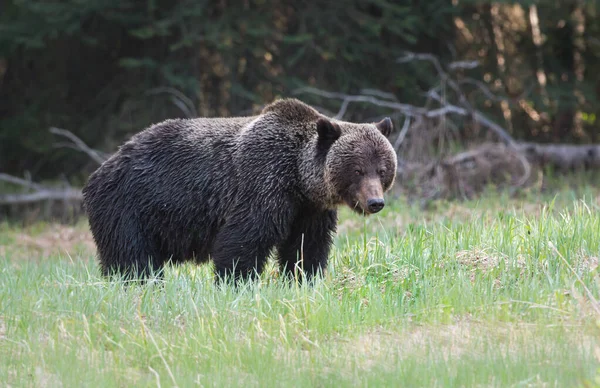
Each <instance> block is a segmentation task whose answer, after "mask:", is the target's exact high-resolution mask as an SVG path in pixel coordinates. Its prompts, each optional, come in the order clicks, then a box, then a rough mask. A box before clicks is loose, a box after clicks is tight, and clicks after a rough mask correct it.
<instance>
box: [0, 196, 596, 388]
mask: <svg viewBox="0 0 600 388" xmlns="http://www.w3.org/2000/svg"><path fill="white" fill-rule="evenodd" d="M340 218H341V219H340V225H339V232H338V235H337V238H336V240H335V247H334V249H333V252H332V255H331V261H330V263H331V264H330V267H329V271H328V272H327V273H326V275H325V276H324V277H323V278H322V279H319V280H318V281H317V282H316V284H315V285H314V287H310V286H307V285H302V284H300V285H293V284H286V283H285V282H283V281H282V280H281V279H280V278H279V276H278V273H277V270H276V268H275V266H273V265H270V266H269V267H268V269H267V271H265V273H264V275H263V276H262V278H261V281H260V282H256V283H253V284H250V285H247V286H245V287H242V288H241V289H240V290H234V289H231V288H227V287H224V288H216V287H215V285H214V284H213V277H212V274H211V268H210V267H209V266H203V267H194V266H192V265H189V266H181V267H173V268H169V269H168V270H167V272H166V278H165V282H164V284H162V285H158V284H149V285H146V286H133V287H130V288H124V287H123V284H120V283H117V282H113V283H111V282H106V281H104V280H103V279H102V278H100V277H99V275H98V271H97V265H96V262H95V258H94V246H93V243H92V241H91V238H90V235H89V233H88V231H87V225H86V223H85V222H81V223H80V224H78V225H76V226H64V225H63V226H59V225H52V224H44V223H38V224H35V225H34V226H28V227H26V228H20V227H17V226H16V225H10V224H8V223H5V224H0V382H2V386H14V387H21V386H25V387H56V386H64V387H87V386H89V387H113V386H114V387H130V386H140V387H145V386H148V387H152V386H161V387H171V386H178V387H187V386H244V387H279V386H301V387H346V386H348V387H366V386H393V387H416V386H426V387H476V386H482V387H483V386H485V387H525V386H527V387H573V386H586V385H587V386H595V385H594V384H597V383H600V380H598V381H597V380H596V376H600V370H599V369H598V368H599V367H600V360H599V358H598V357H600V328H599V326H597V324H596V323H597V322H600V305H598V304H597V301H596V299H598V298H600V292H599V291H600V283H598V268H597V266H598V258H599V257H600V190H598V189H596V188H592V187H588V188H583V189H581V190H578V191H573V190H570V189H568V188H566V189H561V190H559V191H556V192H553V193H546V194H544V195H540V194H539V193H531V194H526V195H522V196H521V197H520V198H518V199H515V198H509V197H508V196H503V195H494V194H489V195H486V196H485V197H483V198H481V199H479V200H474V201H467V202H461V203H459V202H439V203H437V204H435V205H434V206H433V207H430V208H428V209H427V210H422V209H420V208H419V207H418V206H417V205H410V204H407V202H406V201H404V200H402V199H397V200H394V201H391V202H390V201H388V206H386V208H385V209H384V210H383V211H382V212H381V213H380V214H379V215H376V216H372V217H370V218H368V219H365V218H361V217H359V216H356V215H353V214H351V213H350V211H347V210H343V211H342V212H341V217H340Z"/></svg>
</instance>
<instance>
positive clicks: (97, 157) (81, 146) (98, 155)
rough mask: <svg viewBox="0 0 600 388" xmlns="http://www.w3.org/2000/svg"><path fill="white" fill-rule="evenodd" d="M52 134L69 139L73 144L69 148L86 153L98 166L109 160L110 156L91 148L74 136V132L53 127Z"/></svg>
mask: <svg viewBox="0 0 600 388" xmlns="http://www.w3.org/2000/svg"><path fill="white" fill-rule="evenodd" d="M50 133H53V134H55V135H58V136H62V137H66V138H67V139H69V140H70V141H71V142H72V144H70V145H69V148H73V149H76V150H78V151H81V152H84V153H85V154H87V155H88V156H89V157H90V158H91V159H92V160H93V161H94V162H96V163H98V164H102V163H104V161H105V160H106V159H108V155H106V154H104V153H103V152H100V151H97V150H94V149H92V148H90V147H89V146H88V145H87V144H85V142H84V141H83V140H81V139H80V138H78V137H77V136H75V134H73V132H71V131H67V130H66V129H61V128H56V127H51V128H50Z"/></svg>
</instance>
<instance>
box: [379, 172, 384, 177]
mask: <svg viewBox="0 0 600 388" xmlns="http://www.w3.org/2000/svg"><path fill="white" fill-rule="evenodd" d="M379 176H380V177H382V178H383V177H385V170H379Z"/></svg>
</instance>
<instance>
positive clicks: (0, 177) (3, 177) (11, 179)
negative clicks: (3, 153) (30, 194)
mask: <svg viewBox="0 0 600 388" xmlns="http://www.w3.org/2000/svg"><path fill="white" fill-rule="evenodd" d="M0 181H3V182H8V183H12V184H14V185H19V186H23V187H26V188H28V189H32V190H40V189H42V186H41V185H38V184H37V183H34V182H32V181H30V180H27V179H23V178H18V177H16V176H12V175H8V174H4V173H0Z"/></svg>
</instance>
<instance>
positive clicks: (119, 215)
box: [83, 99, 397, 280]
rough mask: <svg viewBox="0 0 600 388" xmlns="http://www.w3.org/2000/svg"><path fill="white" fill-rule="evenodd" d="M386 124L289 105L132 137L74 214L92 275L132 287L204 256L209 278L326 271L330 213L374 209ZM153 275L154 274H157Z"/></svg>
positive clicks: (390, 179)
mask: <svg viewBox="0 0 600 388" xmlns="http://www.w3.org/2000/svg"><path fill="white" fill-rule="evenodd" d="M391 130H392V122H391V120H390V119H389V118H385V119H383V120H382V121H380V122H378V123H375V124H355V123H350V122H344V121H339V120H334V119H331V118H328V117H326V116H324V115H322V114H320V113H319V112H318V111H317V110H315V109H314V108H312V107H310V106H309V105H306V104H304V103H303V102H301V101H298V100H296V99H281V100H277V101H275V102H273V103H271V104H270V105H267V106H266V107H265V108H264V109H263V110H262V112H261V113H260V114H259V115H257V116H253V117H238V118H196V119H171V120H166V121H164V122H162V123H159V124H155V125H152V126H150V127H149V128H147V129H145V130H143V131H142V132H140V133H138V134H136V135H134V136H133V137H132V138H131V139H130V140H129V141H127V142H126V143H125V144H123V145H122V146H121V147H120V148H119V150H118V151H117V152H116V153H115V154H114V155H112V157H111V158H110V159H108V160H107V161H106V162H104V163H103V164H102V165H101V166H100V167H99V168H98V169H97V170H96V171H95V172H94V173H92V174H91V176H90V178H89V180H88V182H87V183H86V185H85V187H84V189H83V195H84V208H85V210H86V212H87V214H88V219H89V224H90V228H91V231H92V234H93V238H94V240H95V243H96V246H97V248H98V256H99V261H100V267H101V271H102V273H103V275H105V276H108V275H111V274H121V275H122V276H124V277H125V278H128V279H139V280H143V279H144V278H146V277H147V276H148V275H149V274H150V273H151V270H154V271H160V270H161V269H163V267H164V266H165V264H167V263H173V264H177V263H182V262H184V261H186V260H192V261H194V262H196V263H203V262H207V261H208V260H209V259H210V260H212V262H213V263H214V266H215V275H216V279H222V278H233V279H236V280H241V279H247V278H253V277H255V276H256V275H258V274H260V273H261V271H262V270H263V267H264V266H265V262H266V261H267V259H268V257H269V255H270V254H271V251H272V250H273V249H275V251H276V253H277V257H278V262H279V266H280V268H281V270H282V272H284V273H286V274H288V275H289V274H291V275H293V274H294V272H296V269H300V270H299V271H297V272H298V273H299V275H301V276H303V277H306V278H307V279H312V278H313V276H314V275H315V274H317V273H318V272H319V271H322V270H324V269H325V268H326V266H327V259H328V253H329V250H330V247H331V244H332V239H333V233H335V230H336V224H337V211H336V208H337V207H338V206H339V205H341V204H346V205H347V206H349V207H350V208H351V209H354V210H355V211H356V212H358V213H360V214H363V215H369V214H373V213H377V212H379V211H380V210H381V209H382V208H383V207H384V198H383V195H384V192H386V191H388V190H389V189H390V187H391V186H392V184H393V183H394V180H395V176H396V165H397V160H396V153H395V151H394V149H393V147H392V145H391V144H390V142H389V141H388V139H387V136H388V135H389V134H390V132H391ZM159 276H161V275H159Z"/></svg>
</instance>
